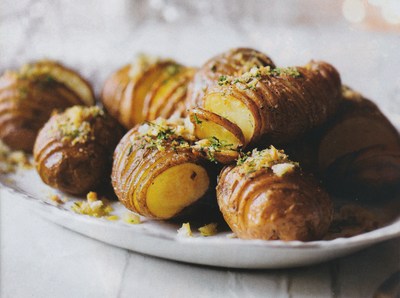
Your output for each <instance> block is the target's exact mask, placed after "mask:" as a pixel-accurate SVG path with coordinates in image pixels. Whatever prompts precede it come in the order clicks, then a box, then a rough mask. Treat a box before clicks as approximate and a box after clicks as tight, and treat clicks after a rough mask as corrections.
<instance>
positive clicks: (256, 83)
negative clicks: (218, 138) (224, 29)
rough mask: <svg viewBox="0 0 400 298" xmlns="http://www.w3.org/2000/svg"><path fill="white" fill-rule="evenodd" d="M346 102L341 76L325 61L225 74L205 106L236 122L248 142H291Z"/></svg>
mask: <svg viewBox="0 0 400 298" xmlns="http://www.w3.org/2000/svg"><path fill="white" fill-rule="evenodd" d="M340 102H341V82H340V76H339V74H338V72H337V71H336V69H334V68H333V66H331V65H329V64H327V63H325V62H313V61H312V62H310V63H309V64H307V65H306V66H304V67H295V68H292V67H289V68H271V67H269V66H267V67H261V68H258V67H255V68H252V69H251V70H250V71H249V72H247V73H244V74H243V75H241V76H221V77H220V78H219V81H218V84H217V85H215V86H213V87H212V88H210V89H208V91H207V92H206V93H205V95H204V97H203V98H202V102H201V103H200V105H199V107H201V108H203V109H205V110H208V111H210V112H213V113H215V114H217V115H220V116H221V117H223V118H226V119H227V120H229V121H230V122H233V123H234V124H236V125H237V126H238V127H239V128H240V129H241V131H242V133H243V135H244V137H245V144H244V145H245V146H247V145H249V144H254V142H256V141H259V140H260V139H263V140H264V142H265V144H266V145H267V144H271V143H273V144H282V143H288V142H290V141H293V140H295V139H296V138H298V137H300V136H301V135H302V134H304V133H306V132H307V131H308V130H310V129H311V128H313V127H316V126H319V125H321V124H323V123H324V122H325V121H327V120H328V119H329V118H331V117H332V116H333V115H334V113H335V112H336V111H337V109H338V107H339V104H340Z"/></svg>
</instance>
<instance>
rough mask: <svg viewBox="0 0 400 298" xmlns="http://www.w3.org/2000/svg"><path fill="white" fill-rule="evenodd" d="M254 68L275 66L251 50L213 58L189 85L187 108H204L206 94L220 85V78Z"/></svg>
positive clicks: (241, 50) (266, 57)
mask: <svg viewBox="0 0 400 298" xmlns="http://www.w3.org/2000/svg"><path fill="white" fill-rule="evenodd" d="M254 66H271V67H275V64H274V62H273V61H272V60H271V58H269V57H268V56H266V55H265V54H263V53H261V52H259V51H257V50H253V49H250V48H235V49H232V50H229V51H227V52H224V53H221V54H219V55H217V56H215V57H213V58H211V59H210V60H208V61H207V62H206V63H205V64H204V65H203V66H202V67H201V68H200V69H199V70H198V71H197V72H196V74H195V76H194V77H193V80H192V82H191V83H190V84H189V90H188V95H187V100H186V107H187V108H188V109H191V108H195V107H202V106H203V104H202V98H203V97H204V94H205V93H206V92H207V90H208V89H210V88H211V87H213V86H215V85H216V84H217V83H218V79H219V77H220V76H222V75H230V76H238V75H241V74H243V73H245V72H246V71H249V70H250V69H251V68H252V67H254Z"/></svg>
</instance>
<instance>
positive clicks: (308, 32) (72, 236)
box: [0, 0, 400, 298]
mask: <svg viewBox="0 0 400 298" xmlns="http://www.w3.org/2000/svg"><path fill="white" fill-rule="evenodd" d="M340 2H341V1H330V2H329V3H330V4H329V5H328V4H324V5H322V4H320V3H321V2H320V1H302V2H301V4H299V3H300V2H299V1H295V0H290V1H285V3H287V6H285V5H283V4H281V3H282V1H278V0H275V1H257V0H254V1H229V2H228V1H177V0H175V1H163V0H157V1H156V0H149V1H144V0H135V1H128V0H115V1H107V0H98V1H96V0H85V1H78V0H72V1H67V0H60V1H50V0H20V1H15V0H0V70H1V71H3V70H4V69H7V68H9V67H16V66H19V65H21V64H22V63H24V62H26V61H29V60H33V59H38V58H43V57H48V58H55V59H59V60H61V61H63V62H64V63H66V64H67V65H70V66H72V67H74V68H77V69H79V70H80V71H81V72H82V73H83V74H84V75H85V76H87V77H88V78H90V80H91V81H92V82H93V83H94V85H95V88H96V92H97V93H99V90H100V87H101V84H102V82H103V80H104V79H105V78H106V76H107V75H108V74H109V73H110V72H111V71H112V70H113V69H115V68H116V67H118V66H120V65H121V64H123V63H126V62H128V61H129V60H130V59H131V58H132V57H133V55H134V54H135V53H137V52H149V53H152V54H158V55H162V56H169V57H173V58H175V59H178V60H179V61H181V62H183V63H187V64H191V65H199V64H201V63H202V62H203V61H204V60H205V59H207V58H208V57H210V56H212V55H214V54H216V53H218V52H221V51H223V50H226V49H228V48H231V47H235V46H248V47H255V48H257V49H259V50H262V51H265V52H267V53H269V54H270V55H271V57H273V59H274V60H275V61H276V62H277V64H279V65H296V64H303V63H306V62H307V61H308V60H310V59H312V58H314V59H324V60H327V61H329V62H331V63H332V64H334V65H335V66H336V67H337V68H338V69H339V71H340V72H341V75H342V79H343V81H344V82H345V83H346V84H349V85H350V86H353V87H354V88H356V89H358V90H361V91H362V92H363V93H364V94H365V95H366V96H367V97H370V98H372V99H374V100H375V101H376V102H377V103H378V104H379V105H380V106H381V107H382V109H383V110H384V111H385V112H388V113H391V115H392V119H393V120H394V121H399V123H400V116H399V115H400V72H399V70H398V69H399V68H400V58H399V54H398V53H399V51H400V35H399V34H398V33H396V32H379V31H367V30H363V29H360V27H359V26H353V25H351V24H349V23H346V22H344V21H343V20H342V19H341V11H340ZM228 3H229V4H228ZM232 3H234V4H232ZM324 3H327V2H324ZM287 7H291V8H292V9H290V10H288V9H287ZM316 11H317V12H318V13H315V12H316ZM0 194H1V197H0V208H1V209H0V232H1V234H0V241H1V242H0V245H1V246H0V254H1V255H0V261H1V264H0V265H1V267H0V282H1V286H0V296H1V297H12V298H14V297H138V296H140V297H189V296H190V297H372V295H373V293H374V291H375V290H376V288H377V287H378V286H379V285H380V284H381V283H382V282H383V281H384V280H385V279H386V278H387V277H388V276H389V275H390V274H392V273H394V272H396V271H398V270H399V269H400V239H397V240H392V241H388V242H385V243H382V244H379V245H376V246H374V247H371V248H369V249H367V250H364V251H362V252H359V253H357V254H354V255H351V256H348V257H346V258H342V259H339V260H335V261H333V262H329V263H325V264H321V265H318V266H312V267H306V268H298V269H288V270H255V271H250V270H228V269H216V268H210V267H202V266H192V265H187V264H181V263H176V262H171V261H166V260H161V259H157V258H153V257H148V256H145V255H140V254H136V253H132V252H129V251H126V250H123V249H119V248H116V247H111V246H108V245H106V244H103V243H100V242H98V241H95V240H92V239H89V238H86V237H84V236H81V235H79V234H77V233H74V232H71V231H69V230H66V229H64V228H61V227H59V226H56V225H54V224H52V223H49V222H47V221H45V220H43V219H42V218H40V217H38V216H37V215H36V214H35V213H34V212H33V211H32V210H31V209H29V207H28V206H27V205H26V204H25V202H24V201H23V200H22V199H20V198H17V197H15V196H12V195H9V194H8V193H7V192H5V191H4V190H1V191H0Z"/></svg>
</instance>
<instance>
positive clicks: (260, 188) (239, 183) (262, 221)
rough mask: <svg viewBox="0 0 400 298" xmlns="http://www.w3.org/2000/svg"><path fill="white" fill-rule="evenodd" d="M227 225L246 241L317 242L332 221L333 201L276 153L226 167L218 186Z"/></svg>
mask: <svg viewBox="0 0 400 298" xmlns="http://www.w3.org/2000/svg"><path fill="white" fill-rule="evenodd" d="M217 200H218V204H219V207H220V210H221V212H222V214H223V216H224V218H225V221H226V222H227V224H228V225H229V226H230V228H231V229H232V231H233V232H234V233H235V234H236V235H237V236H238V237H239V238H242V239H264V240H285V241H287V240H301V241H308V240H316V239H320V238H321V237H323V236H324V234H325V233H326V232H327V231H328V228H329V225H330V223H331V221H332V216H333V205H332V202H331V200H330V198H329V195H328V194H327V193H326V192H325V191H324V190H323V189H322V188H321V187H320V185H319V183H318V182H317V180H316V179H315V178H313V177H312V176H310V175H308V174H305V173H303V172H302V171H301V169H300V168H299V166H298V164H296V163H294V162H292V161H290V160H289V159H288V157H287V156H286V155H285V154H284V153H283V152H282V151H278V150H276V149H275V148H274V147H271V148H270V149H265V150H263V151H257V150H254V151H253V152H252V154H251V155H246V156H244V157H243V158H242V159H239V160H238V163H237V165H230V166H227V167H226V168H225V169H224V170H223V171H222V173H221V175H220V177H219V181H218V185H217Z"/></svg>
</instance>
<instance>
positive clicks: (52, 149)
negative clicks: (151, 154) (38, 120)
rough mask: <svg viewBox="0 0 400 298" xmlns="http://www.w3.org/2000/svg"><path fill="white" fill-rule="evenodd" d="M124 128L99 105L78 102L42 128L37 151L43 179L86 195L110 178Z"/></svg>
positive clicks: (36, 158)
mask: <svg viewBox="0 0 400 298" xmlns="http://www.w3.org/2000/svg"><path fill="white" fill-rule="evenodd" d="M121 137H122V128H121V127H120V126H119V124H118V123H117V122H116V121H115V120H113V119H112V118H111V117H110V116H108V115H107V114H105V112H104V111H103V110H102V109H101V108H99V107H97V106H93V107H83V106H74V107H72V108H68V109H67V110H66V111H65V112H63V113H60V114H55V115H53V116H52V117H51V118H50V119H49V121H48V122H47V123H46V124H45V125H44V127H43V128H42V129H41V130H40V132H39V134H38V137H37V139H36V142H35V146H34V150H33V155H34V159H35V165H36V169H37V171H38V173H39V175H40V177H41V178H42V180H43V182H44V183H46V184H48V185H50V186H52V187H54V188H57V189H59V190H61V191H64V192H67V193H71V194H76V195H82V194H85V193H87V192H88V191H92V190H95V189H97V188H98V187H100V186H102V184H104V183H105V182H107V181H109V177H110V173H111V165H112V154H113V152H114V149H115V146H116V145H117V143H118V141H119V140H120V138H121Z"/></svg>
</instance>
